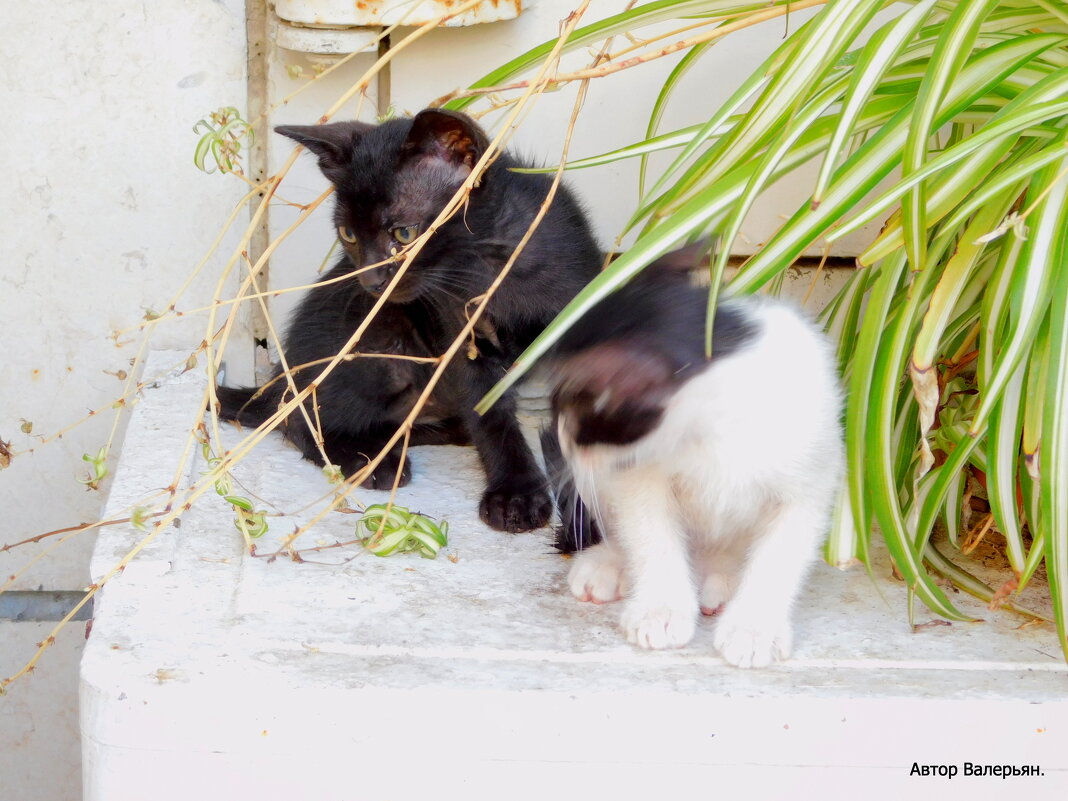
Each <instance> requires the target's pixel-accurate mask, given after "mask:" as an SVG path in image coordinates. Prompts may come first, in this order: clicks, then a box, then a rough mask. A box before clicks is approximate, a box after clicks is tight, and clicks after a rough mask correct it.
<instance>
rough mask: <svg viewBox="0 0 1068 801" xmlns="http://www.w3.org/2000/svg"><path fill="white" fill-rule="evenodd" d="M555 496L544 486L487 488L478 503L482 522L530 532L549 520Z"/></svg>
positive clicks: (496, 526) (500, 527)
mask: <svg viewBox="0 0 1068 801" xmlns="http://www.w3.org/2000/svg"><path fill="white" fill-rule="evenodd" d="M552 513H553V502H552V498H550V497H549V493H547V492H546V491H545V490H544V489H541V488H539V489H535V490H531V489H519V488H517V487H511V486H503V487H497V488H491V489H488V490H486V492H485V494H484V495H483V496H482V502H481V503H480V504H479V505H478V516H479V517H481V518H482V522H483V523H485V524H486V525H488V526H489V527H491V528H495V529H497V530H498V531H511V532H517V531H530V530H532V529H535V528H541V527H542V526H544V525H546V524H547V523H548V522H549V517H550V516H551V515H552Z"/></svg>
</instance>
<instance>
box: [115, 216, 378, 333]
mask: <svg viewBox="0 0 1068 801" xmlns="http://www.w3.org/2000/svg"><path fill="white" fill-rule="evenodd" d="M301 208H303V206H302V207H301ZM392 261H395V259H394V258H392V257H390V258H388V259H383V260H382V261H377V262H375V263H374V264H368V265H367V266H366V267H360V268H359V269H358V270H352V271H351V272H348V273H345V275H339V276H337V277H336V278H330V279H327V280H324V281H316V282H314V283H311V284H301V285H299V286H286V287H280V288H279V289H269V290H264V291H263V292H251V293H249V292H246V293H244V294H242V295H241V296H240V297H232V298H220V299H219V300H217V301H215V302H214V303H212V304H211V305H209V306H197V307H194V308H192V309H183V310H182V311H175V312H174V313H173V314H163V315H160V316H159V317H158V318H155V319H152V320H145V321H144V322H141V323H138V324H137V325H135V326H131V327H130V328H123V329H120V330H119V331H116V332H115V334H116V335H119V336H121V335H123V334H132V333H134V332H135V331H141V330H144V329H145V328H148V327H150V326H151V325H152V324H153V323H156V322H166V321H168V320H171V319H174V318H176V317H189V316H191V315H194V314H202V313H204V312H208V311H211V310H212V309H213V308H222V307H225V306H233V305H235V304H239V303H244V302H245V301H249V300H255V299H257V298H277V297H279V296H281V295H287V294H290V293H293V292H304V291H306V290H309V289H313V288H315V287H322V286H330V285H331V284H340V283H343V282H345V281H352V280H354V279H355V278H357V277H358V276H359V274H360V273H363V272H366V271H368V270H373V269H375V268H376V267H381V266H382V265H384V264H389V263H390V262H392Z"/></svg>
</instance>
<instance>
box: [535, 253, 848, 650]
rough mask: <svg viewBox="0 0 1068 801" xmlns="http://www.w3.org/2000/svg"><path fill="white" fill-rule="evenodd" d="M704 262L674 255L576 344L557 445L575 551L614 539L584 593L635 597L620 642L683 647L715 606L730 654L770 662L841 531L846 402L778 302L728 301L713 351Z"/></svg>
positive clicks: (579, 327)
mask: <svg viewBox="0 0 1068 801" xmlns="http://www.w3.org/2000/svg"><path fill="white" fill-rule="evenodd" d="M705 249H706V250H707V245H706V246H705ZM698 255H699V247H698V248H688V249H684V250H682V251H676V252H675V253H672V254H668V255H667V256H665V257H664V258H662V259H660V260H659V261H658V262H656V263H654V264H652V265H650V266H649V267H647V268H646V269H645V270H644V271H643V272H642V273H641V274H640V275H639V276H638V277H637V278H635V279H634V280H633V281H631V282H630V283H629V284H627V285H626V286H624V287H623V288H622V289H620V290H619V291H617V292H615V293H614V294H612V295H610V296H609V297H608V298H606V299H605V300H604V301H602V302H601V303H600V304H598V305H597V306H595V307H594V308H593V309H592V310H591V311H590V312H589V313H588V314H586V315H585V316H584V317H583V318H582V319H581V320H580V321H579V322H578V323H577V324H576V325H575V326H574V327H573V328H572V329H570V330H569V331H568V332H567V333H566V334H565V335H564V337H563V338H562V340H561V341H560V342H559V343H558V345H557V346H556V347H555V349H554V351H553V352H552V354H551V356H550V360H549V366H550V374H551V381H552V385H553V387H554V392H553V408H554V412H555V417H556V431H557V433H558V435H559V443H560V451H555V452H554V449H553V442H552V437H551V435H550V436H543V444H544V445H547V446H548V448H547V458H548V461H549V463H550V465H551V464H552V462H553V461H554V459H553V457H554V455H559V454H560V453H561V452H562V455H563V459H564V460H566V465H567V468H568V469H569V471H570V474H571V477H572V478H573V481H574V487H573V488H575V489H577V491H578V495H579V496H580V498H581V501H578V500H577V499H575V498H569V497H568V492H567V489H566V487H565V489H564V491H563V492H558V495H561V496H562V497H561V498H560V500H561V507H562V509H561V512H562V517H563V526H562V528H561V530H560V533H559V536H560V543H559V544H560V547H561V548H562V549H563V550H574V549H575V548H578V547H582V546H583V545H585V544H587V542H588V541H589V540H591V539H592V540H596V539H602V541H601V542H599V543H597V544H593V545H592V546H590V547H588V548H586V549H585V550H582V551H581V552H579V553H577V554H575V556H574V559H573V562H572V566H571V570H570V574H569V576H568V583H569V586H570V589H571V592H572V593H573V594H574V595H575V596H576V597H577V598H578V599H579V600H582V601H593V602H595V603H606V602H609V601H615V600H618V599H621V598H622V599H623V610H622V617H621V626H622V629H623V632H624V634H625V635H626V637H627V639H628V640H629V641H631V642H632V643H635V644H636V645H639V646H642V647H644V648H674V647H679V646H683V645H685V644H686V643H688V642H689V641H690V639H691V638H692V637H693V635H694V631H695V626H696V623H697V620H698V615H699V613H700V612H702V611H703V612H705V613H706V614H713V613H715V612H718V617H717V620H716V628H715V635H714V642H715V645H716V648H717V649H718V650H719V652H720V654H721V656H722V657H723V658H724V659H725V660H726V661H727V662H729V663H731V664H733V665H738V666H740V667H759V666H763V665H767V664H769V663H771V662H772V661H774V660H777V659H783V658H785V657H787V656H788V655H789V654H790V650H791V643H792V635H791V609H792V606H793V603H794V599H795V598H796V596H797V594H798V591H799V589H800V587H801V583H802V581H803V579H804V576H805V574H806V571H807V569H808V568H809V566H810V565H811V563H812V562H813V560H814V559H815V558H816V555H817V551H818V546H819V544H820V541H821V539H822V537H823V535H824V534H825V533H826V530H827V528H828V527H829V522H830V517H831V512H832V508H833V505H834V503H835V501H836V498H837V494H838V490H839V487H840V486H841V483H842V474H843V469H844V449H843V444H842V430H841V424H840V420H839V416H840V410H841V403H842V394H841V391H840V389H839V383H838V379H837V376H836V370H835V366H834V361H833V359H832V354H831V350H830V347H829V345H828V343H827V342H826V341H825V339H824V337H823V335H822V334H821V333H820V332H819V331H818V330H817V329H816V328H815V327H814V326H813V325H812V323H810V322H809V321H808V320H807V319H805V318H804V317H803V316H802V315H801V314H800V312H799V311H797V310H796V309H794V308H792V307H791V306H789V305H787V304H786V303H782V302H779V301H774V300H770V299H758V298H735V299H731V300H727V301H724V302H723V303H721V304H720V305H719V307H718V310H717V312H716V316H715V324H714V329H713V356H712V358H711V359H707V358H706V357H705V354H704V325H705V313H706V304H707V291H706V290H704V289H700V288H698V287H695V286H693V285H692V283H691V281H690V280H689V276H688V273H687V270H688V268H691V267H693V266H694V265H695V263H696V260H697V257H698ZM583 505H584V506H585V507H586V508H588V509H589V510H590V511H591V512H592V519H591V517H590V516H588V515H586V514H585V509H584V508H583ZM602 532H603V538H602V537H601V536H600V534H601V533H602ZM581 539H586V540H587V542H581V541H580V540H581ZM721 607H722V611H719V610H720V609H721Z"/></svg>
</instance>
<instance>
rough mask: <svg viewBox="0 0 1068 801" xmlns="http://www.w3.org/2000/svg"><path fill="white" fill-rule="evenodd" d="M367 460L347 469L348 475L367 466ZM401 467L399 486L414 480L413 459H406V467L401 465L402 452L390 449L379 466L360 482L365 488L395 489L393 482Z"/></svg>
mask: <svg viewBox="0 0 1068 801" xmlns="http://www.w3.org/2000/svg"><path fill="white" fill-rule="evenodd" d="M366 465H367V462H366V461H365V462H363V463H362V464H358V465H355V466H353V468H352V469H351V470H346V471H345V474H346V475H352V474H353V473H356V472H357V471H358V470H361V469H363V468H364V467H366ZM398 469H400V471H401V475H400V481H399V482H397V486H398V487H404V486H406V485H407V484H408V483H409V482H410V481H411V480H412V468H411V460H410V459H405V460H404V467H403V468H401V466H400V452H399V451H396V452H395V451H390V452H389V453H387V454H386V455H385V456H383V457H382V461H381V462H379V463H378V467H376V468H375V469H374V471H373V472H372V473H371V475H369V476H368V477H367V478H365V479H364V480H363V482H362V483H361V484H360V486H361V487H363V488H364V489H380V490H388V489H393V482H394V481H396V480H397V470H398Z"/></svg>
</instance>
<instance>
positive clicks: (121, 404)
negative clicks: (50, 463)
mask: <svg viewBox="0 0 1068 801" xmlns="http://www.w3.org/2000/svg"><path fill="white" fill-rule="evenodd" d="M257 191H258V190H257V189H253V190H252V191H250V192H249V193H247V194H246V195H245V196H244V197H243V198H241V200H240V201H238V203H237V205H235V206H234V209H233V211H232V212H231V213H230V216H229V217H228V218H227V220H226V222H225V223H224V224H223V227H222V229H221V230H220V231H219V234H218V236H216V237H215V241H213V242H212V244H211V246H210V247H209V248H208V252H207V253H206V254H205V255H204V257H203V258H202V259H201V260H200V262H198V263H197V265H196V267H194V268H193V271H192V272H191V273H190V275H189V276H188V277H187V278H186V280H185V282H184V283H183V284H182V286H181V287H180V288H179V289H178V291H177V292H176V293H175V294H174V295H173V296H172V298H171V301H170V302H169V303H168V304H167V306H166V307H165V308H166V309H167V310H168V311H173V310H174V308H175V306H176V304H177V303H178V300H179V298H181V296H182V295H184V294H185V292H186V291H187V290H188V289H189V287H190V286H191V285H192V283H193V281H194V280H195V279H196V277H197V276H198V275H199V274H200V272H201V271H202V270H203V269H204V266H205V265H206V264H207V263H208V260H209V259H210V258H211V257H212V255H213V254H214V253H215V251H216V250H218V248H219V245H220V244H221V243H222V240H223V237H224V236H225V235H226V233H227V231H229V230H230V227H231V226H232V225H233V223H234V220H235V219H237V214H238V212H240V211H241V210H242V209H243V208H244V207H245V205H246V204H247V203H248V202H249V201H250V200H251V199H252V197H253V195H254V194H255V193H256V192H257ZM181 316H182V314H181V313H178V314H163V315H160V316H159V317H156V318H153V319H152V320H146V321H145V322H143V323H141V324H140V325H138V326H136V327H134V328H126V329H120V330H118V331H115V332H113V333H112V336H113V338H114V339H115V341H116V343H118V340H119V337H121V336H122V335H123V334H125V333H128V332H130V331H134V330H138V329H146V328H147V329H148V331H147V332H146V333H145V335H144V336H143V337H142V340H141V344H140V346H139V347H138V349H137V353H136V354H135V355H134V358H133V360H132V361H131V362H130V370H129V375H128V377H127V379H126V382H125V384H124V385H123V391H122V394H121V395H120V396H119V397H118V398H117V399H116V400H115V401H113V402H112V403H111V404H109V406H110V407H114V408H116V413H115V419H114V421H113V422H112V425H111V432H110V433H109V435H108V439H107V443H106V445H105V447H106V448H107V450H108V452H110V451H111V446H112V443H113V442H114V439H115V434H116V432H117V431H118V427H119V423H120V421H121V419H122V414H123V412H124V410H126V409H127V408H129V402H130V399H131V398H132V397H134V396H135V395H136V394H138V393H140V392H141V391H142V390H143V389H144V388H145V385H146V382H144V381H137V382H136V383H135V377H136V375H137V369H138V367H139V365H140V364H141V361H142V359H143V357H144V352H145V349H146V347H147V345H148V342H149V337H150V336H151V332H152V331H154V330H155V326H156V325H157V324H159V323H160V322H162V321H163V320H164V319H172V318H173V317H181ZM101 411H103V408H101V409H93V410H90V412H89V413H88V414H87V415H86V416H85V417H82V418H81V419H80V420H76V421H75V422H73V423H71V424H70V425H68V426H66V427H64V428H62V429H60V430H59V431H57V432H56V433H54V434H52V435H50V436H47V437H42V438H41V439H40V442H39V445H37V446H34V447H33V448H29V449H27V450H25V451H14V452H13V454H14V455H19V454H20V453H33V452H34V451H36V449H37V447H40V445H45V444H48V443H49V442H52V441H53V440H57V439H62V438H63V435H64V434H67V433H69V432H70V431H73V430H74V429H75V428H77V427H78V426H81V425H83V424H84V423H85V422H87V421H88V420H90V419H92V418H93V417H95V416H96V415H97V414H99V413H100V412H101Z"/></svg>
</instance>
